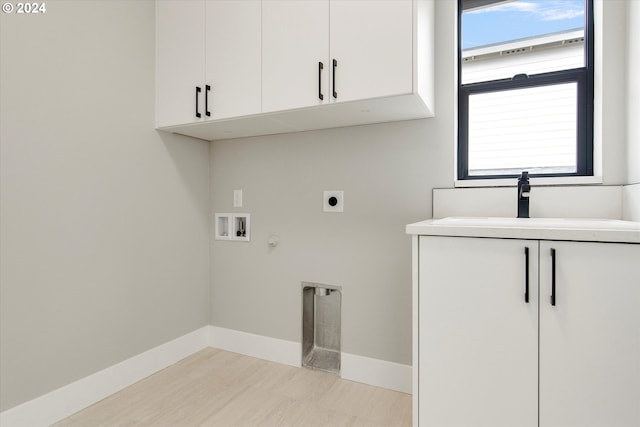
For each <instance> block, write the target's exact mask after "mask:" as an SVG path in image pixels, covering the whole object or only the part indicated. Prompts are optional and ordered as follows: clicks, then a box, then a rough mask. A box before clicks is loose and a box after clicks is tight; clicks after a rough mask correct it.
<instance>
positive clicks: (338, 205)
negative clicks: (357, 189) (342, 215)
mask: <svg viewBox="0 0 640 427" xmlns="http://www.w3.org/2000/svg"><path fill="white" fill-rule="evenodd" d="M322 205H323V210H324V212H344V191H342V190H327V191H325V192H324V193H323V196H322Z"/></svg>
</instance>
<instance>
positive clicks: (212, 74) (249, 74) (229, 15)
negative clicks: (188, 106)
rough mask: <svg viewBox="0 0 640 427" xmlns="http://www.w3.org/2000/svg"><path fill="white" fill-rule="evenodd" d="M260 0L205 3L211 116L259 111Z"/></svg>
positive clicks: (239, 114) (235, 115) (207, 76)
mask: <svg viewBox="0 0 640 427" xmlns="http://www.w3.org/2000/svg"><path fill="white" fill-rule="evenodd" d="M260 9H261V6H260V0H242V1H238V0H213V1H207V2H206V11H207V15H206V16H207V29H206V34H207V36H206V56H205V58H206V79H205V82H206V84H207V85H209V86H210V93H209V95H208V97H209V99H208V101H209V111H210V113H211V119H222V118H228V117H238V116H245V115H249V114H258V113H260V111H261V105H260V87H261V73H260V67H261V63H260V50H261V40H260V33H261V31H260V27H261V17H260Z"/></svg>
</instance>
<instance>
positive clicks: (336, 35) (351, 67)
mask: <svg viewBox="0 0 640 427" xmlns="http://www.w3.org/2000/svg"><path fill="white" fill-rule="evenodd" d="M330 9H331V12H330V13H331V16H330V28H331V32H330V34H331V47H330V49H331V60H332V61H333V60H334V59H335V60H336V61H337V67H336V70H335V76H336V77H335V80H336V81H335V82H334V83H335V90H336V93H337V98H335V99H334V98H333V96H332V97H331V101H332V102H334V101H335V102H342V101H353V100H360V99H367V98H377V97H383V96H390V95H400V94H408V93H411V92H412V90H413V43H412V40H413V31H414V28H413V1H412V0H374V1H363V0H331V7H330ZM332 71H333V70H332ZM332 75H333V73H332ZM333 86H334V84H333V83H332V88H333Z"/></svg>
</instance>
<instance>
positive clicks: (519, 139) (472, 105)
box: [469, 83, 577, 176]
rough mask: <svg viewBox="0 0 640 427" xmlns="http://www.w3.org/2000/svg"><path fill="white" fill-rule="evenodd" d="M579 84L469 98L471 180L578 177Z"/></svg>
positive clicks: (485, 94)
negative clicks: (528, 175) (519, 176)
mask: <svg viewBox="0 0 640 427" xmlns="http://www.w3.org/2000/svg"><path fill="white" fill-rule="evenodd" d="M576 104H577V85H576V83H564V84H555V85H549V86H541V87H534V88H527V89H515V90H505V91H499V92H490V93H480V94H473V95H471V96H470V97H469V175H472V176H473V175H475V176H482V175H500V174H509V173H519V172H520V171H522V170H527V171H529V173H574V172H576V156H577V153H576V135H577V129H576V124H577V112H576Z"/></svg>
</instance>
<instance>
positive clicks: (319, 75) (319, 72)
mask: <svg viewBox="0 0 640 427" xmlns="http://www.w3.org/2000/svg"><path fill="white" fill-rule="evenodd" d="M323 68H324V64H323V63H322V62H318V98H320V100H321V101H322V100H324V95H323V94H322V69H323Z"/></svg>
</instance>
